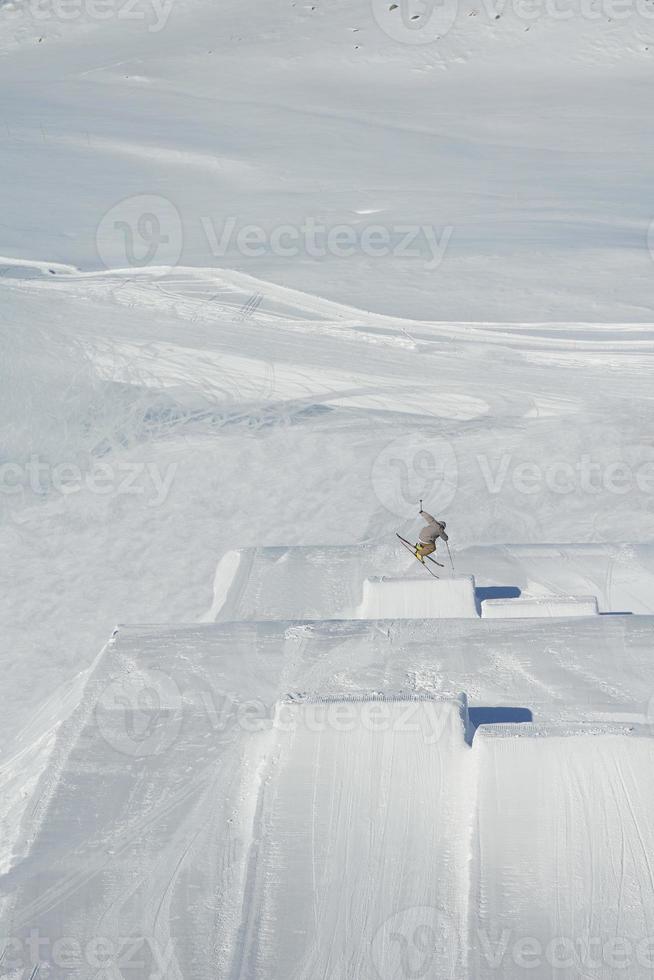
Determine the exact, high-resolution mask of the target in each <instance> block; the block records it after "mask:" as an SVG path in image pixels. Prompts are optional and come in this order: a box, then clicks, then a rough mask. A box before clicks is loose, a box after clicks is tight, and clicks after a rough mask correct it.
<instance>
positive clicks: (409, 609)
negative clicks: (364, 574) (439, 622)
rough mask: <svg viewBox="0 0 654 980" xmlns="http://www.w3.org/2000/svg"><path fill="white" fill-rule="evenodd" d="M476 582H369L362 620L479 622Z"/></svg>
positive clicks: (468, 579)
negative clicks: (473, 620)
mask: <svg viewBox="0 0 654 980" xmlns="http://www.w3.org/2000/svg"><path fill="white" fill-rule="evenodd" d="M478 615H479V612H478V609H477V603H476V600H475V580H474V579H473V578H472V576H466V577H465V578H442V579H436V578H434V577H433V576H430V577H429V578H427V576H426V575H425V574H424V573H423V575H422V576H421V577H420V578H416V577H415V576H411V577H409V576H407V577H405V578H385V577H384V578H367V579H366V580H365V581H364V583H363V601H362V603H361V605H360V606H359V609H358V618H359V619H422V618H425V619H431V618H433V619H456V618H460V617H462V618H470V617H472V618H476V617H477V616H478Z"/></svg>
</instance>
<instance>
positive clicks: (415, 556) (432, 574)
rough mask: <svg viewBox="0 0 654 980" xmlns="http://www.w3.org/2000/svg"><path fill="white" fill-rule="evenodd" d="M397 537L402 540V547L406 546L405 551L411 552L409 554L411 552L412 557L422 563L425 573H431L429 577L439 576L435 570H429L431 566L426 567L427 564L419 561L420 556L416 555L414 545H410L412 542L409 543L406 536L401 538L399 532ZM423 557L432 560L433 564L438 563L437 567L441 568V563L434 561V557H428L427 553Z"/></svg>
mask: <svg viewBox="0 0 654 980" xmlns="http://www.w3.org/2000/svg"><path fill="white" fill-rule="evenodd" d="M396 533H397V532H396ZM397 537H398V538H399V539H400V541H401V542H402V546H403V547H404V548H406V549H407V551H410V552H411V554H412V555H413V557H414V558H415V559H416V561H419V562H420V564H421V565H422V567H423V568H424V570H425V571H426V572H427V573H428V574H429V575H431V577H432V578H440V576H439V575H437V574H436V572H433V571H432V570H431V568H428V567H427V566H426V565H425V563H424V561H421V559H420V558H419V557H418V555H417V554H416V549H415V547H414V546H413V545H412V544H411V543H410V542H409V541H407V540H406V538H403V537H401V536H400V535H399V534H398V535H397ZM425 558H426V559H428V560H429V561H432V562H433V563H434V565H438V567H439V568H443V565H441V563H440V562H438V561H436V559H435V558H430V557H429V555H425Z"/></svg>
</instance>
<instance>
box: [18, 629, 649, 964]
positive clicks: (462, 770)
mask: <svg viewBox="0 0 654 980" xmlns="http://www.w3.org/2000/svg"><path fill="white" fill-rule="evenodd" d="M651 629H652V620H651V618H650V617H614V616H607V617H594V618H587V619H584V620H570V621H569V622H565V621H561V620H555V621H552V620H549V621H543V620H541V621H537V622H526V621H522V622H509V621H503V622H502V621H485V620H479V619H477V620H437V621H434V620H423V621H406V620H404V621H395V622H393V621H383V622H374V621H373V622H365V621H359V622H349V623H309V624H306V623H305V624H303V623H288V622H286V623H259V624H256V623H234V624H224V625H205V626H196V627H186V628H179V627H169V628H165V627H139V628H136V627H135V628H125V629H120V630H119V631H118V633H117V635H116V636H115V637H114V639H113V640H112V641H111V642H110V643H109V644H108V645H107V648H106V650H105V652H104V655H103V656H102V658H101V659H100V660H99V662H98V665H97V667H96V669H95V671H94V673H93V674H92V676H91V678H90V680H89V682H88V684H87V685H86V688H85V690H84V692H83V695H82V698H81V701H80V704H79V707H78V708H77V709H76V711H75V712H74V713H73V715H72V716H71V719H70V720H69V721H68V722H67V723H66V724H65V725H64V726H63V728H62V729H61V732H60V734H59V737H58V740H57V745H56V748H55V752H54V755H53V758H52V762H51V765H50V767H49V768H48V771H47V773H46V774H44V776H43V778H42V779H41V781H40V783H39V787H38V791H37V793H36V797H35V798H36V800H37V806H36V807H35V808H34V809H33V811H32V812H31V813H30V814H29V816H28V818H27V819H26V820H25V821H24V824H23V828H22V829H23V834H24V835H27V836H29V838H30V845H29V849H28V851H27V855H26V857H25V858H24V860H22V861H19V862H17V863H15V865H14V868H13V870H12V871H10V872H9V873H8V874H5V875H4V877H3V879H2V885H3V892H4V894H5V895H8V896H10V897H11V900H12V902H11V905H12V911H11V914H10V916H9V918H8V919H7V924H8V929H9V933H8V934H9V935H11V936H12V937H14V940H15V943H17V944H18V945H17V946H16V945H14V946H13V947H12V950H11V954H12V963H13V964H16V963H17V964H18V966H17V967H16V969H18V967H20V968H22V969H23V970H28V971H31V970H32V969H34V968H35V967H37V966H39V964H40V968H41V969H42V970H43V971H45V970H46V966H47V965H48V964H49V966H50V968H51V972H52V975H54V976H62V977H63V976H64V975H68V972H67V970H68V969H70V968H72V966H74V968H75V970H76V973H75V975H78V976H80V977H89V978H90V977H92V976H95V975H96V974H97V969H98V967H97V958H98V956H102V957H104V960H103V962H104V964H105V966H106V965H107V964H109V963H115V962H116V961H117V960H119V959H120V961H121V962H123V968H124V969H125V970H128V969H133V970H135V971H136V975H138V976H141V975H146V974H149V973H150V972H152V971H156V970H160V971H163V972H164V975H166V976H171V977H202V978H205V977H209V976H216V975H219V976H223V975H233V976H243V977H245V976H248V977H252V976H287V975H288V974H289V972H292V973H293V975H297V976H306V977H310V976H315V975H316V973H324V972H325V971H327V972H329V971H331V970H335V971H336V973H337V974H338V972H339V971H340V973H341V974H342V975H352V976H354V975H357V976H365V977H368V976H370V977H375V976H376V972H375V971H377V972H381V973H382V975H389V976H392V977H397V978H398V980H399V978H400V977H402V976H403V975H404V972H403V971H404V970H405V968H406V962H407V959H406V957H408V958H409V961H410V962H411V963H412V969H417V968H418V966H419V964H421V963H422V964H423V966H424V964H425V958H426V957H427V958H429V957H431V958H432V959H431V962H432V965H433V968H434V970H436V971H437V974H436V975H438V976H446V977H450V978H462V977H467V976H471V975H474V976H487V975H488V976H490V975H491V972H492V970H494V969H500V975H502V976H515V975H517V974H516V973H515V971H514V969H513V967H514V965H515V964H514V960H513V954H514V952H515V950H516V949H518V952H521V950H522V947H519V948H518V947H517V945H516V944H517V943H518V941H520V940H522V939H524V938H525V937H527V938H528V937H531V938H532V939H534V940H536V941H538V942H540V943H541V945H542V947H543V949H545V948H546V947H547V945H548V943H549V942H550V941H551V940H553V939H555V938H556V937H557V936H558V935H559V932H558V931H557V930H561V934H562V935H563V936H571V937H572V938H573V939H574V940H575V941H579V942H581V941H582V939H583V937H584V936H588V935H590V936H592V937H599V939H600V940H601V941H602V943H604V944H605V943H607V942H610V941H613V940H615V939H617V938H620V937H622V938H624V939H631V940H634V941H635V940H636V939H640V938H642V937H643V932H644V930H645V928H646V927H647V926H648V920H647V915H648V909H649V908H650V901H651V899H650V897H649V889H651V881H650V880H649V877H648V871H647V853H648V847H649V844H648V837H647V835H648V833H649V831H648V829H647V827H648V824H647V821H648V813H649V811H650V810H651V806H652V802H653V793H654V787H652V785H651V780H650V779H649V777H648V776H647V775H646V773H647V770H648V768H651V752H652V748H651V744H652V743H651V701H650V700H649V698H650V694H649V692H650V689H651V668H650V661H651V649H650V638H651ZM517 651H520V654H519V656H518V654H517ZM617 677H619V679H620V680H619V683H618V682H617V680H616V678H617ZM456 685H461V689H463V690H465V689H466V688H467V689H468V691H469V692H470V695H471V697H470V701H469V706H466V703H465V701H463V700H462V699H461V697H460V696H459V695H457V693H456V690H455V688H456ZM288 692H291V693H290V694H289V693H288ZM530 712H531V713H532V714H531V715H530V716H533V719H534V722H535V724H533V725H524V724H518V725H516V724H513V722H514V721H523V720H524V718H525V714H530ZM480 722H483V724H484V727H483V728H481V729H478V730H477V732H476V733H474V727H475V726H476V725H478V724H479V723H480ZM489 722H492V724H491V725H490V726H489ZM627 722H628V724H627ZM639 725H640V727H639ZM473 735H474V737H473ZM98 773H101V774H102V778H101V779H98V778H97V774H98ZM426 856H428V860H426ZM636 896H637V897H636ZM634 902H635V903H636V906H635V908H636V911H635V912H634ZM507 929H508V931H509V933H510V935H509V936H508V938H507V936H506V935H505V931H506V930H507ZM571 930H572V931H571ZM589 930H590V932H589ZM35 934H36V935H37V936H39V937H41V938H42V939H43V942H42V945H41V946H40V947H38V950H37V952H38V956H37V957H36V958H35V955H36V954H35V953H34V948H35V947H34V945H33V942H32V945H30V941H29V940H30V936H32V938H33V937H34V935H35ZM647 935H648V934H647ZM63 937H67V941H68V947H67V950H68V952H67V954H66V955H67V958H66V959H65V960H64V959H63V952H62V947H61V945H59V946H55V941H56V939H57V938H63ZM480 937H481V938H480ZM99 940H101V941H102V948H101V951H100V952H98V947H97V942H98V941H99ZM498 940H499V941H500V943H501V945H500V946H499V947H498V946H497V943H498ZM484 943H485V945H484ZM502 944H503V945H502ZM71 948H72V949H73V952H71ZM73 954H74V955H73ZM403 954H404V958H403ZM557 955H558V951H557ZM494 956H497V957H499V963H500V966H499V967H498V966H497V965H495V966H494V965H493V963H494V962H495V961H494V960H493V957H494ZM543 956H545V954H544V953H543ZM473 957H481V959H480V960H479V961H477V960H474V959H472V958H473ZM482 960H483V962H482ZM139 962H140V963H142V964H145V965H144V966H142V967H140V968H139V967H138V963H139ZM71 964H72V966H71ZM471 964H472V965H471ZM512 964H513V966H512ZM586 965H588V964H586ZM605 967H606V969H605ZM609 967H610V963H604V961H602V963H601V970H604V969H605V973H606V970H609ZM107 968H108V966H107ZM548 968H549V967H548ZM502 970H503V971H504V972H501V971H502ZM601 970H600V972H599V973H597V975H598V976H603V975H604V974H603V973H602V972H601ZM512 971H513V972H512ZM537 975H538V976H539V977H545V976H547V977H550V976H552V975H554V974H552V973H551V972H547V970H541V972H540V973H538V974H537ZM569 975H570V977H572V976H573V975H575V974H574V973H569ZM591 975H593V974H592V973H591ZM606 975H610V970H609V973H607V974H606ZM628 975H629V976H638V977H640V976H641V974H640V973H638V972H634V971H632V972H630V973H629V974H628ZM642 975H643V976H644V975H645V974H642Z"/></svg>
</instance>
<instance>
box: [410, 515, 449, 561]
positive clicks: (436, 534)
mask: <svg viewBox="0 0 654 980" xmlns="http://www.w3.org/2000/svg"><path fill="white" fill-rule="evenodd" d="M420 516H421V517H422V519H423V521H424V522H425V527H423V529H422V531H421V532H420V534H419V535H418V541H417V542H416V558H419V559H420V560H421V561H424V559H425V558H426V557H427V555H431V554H433V553H434V551H436V541H437V540H438V538H442V539H443V541H447V540H448V537H447V534H446V533H445V528H446V527H447V525H446V524H445V521H437V520H436V518H435V517H432V516H431V514H428V513H427V512H426V511H424V510H421V511H420Z"/></svg>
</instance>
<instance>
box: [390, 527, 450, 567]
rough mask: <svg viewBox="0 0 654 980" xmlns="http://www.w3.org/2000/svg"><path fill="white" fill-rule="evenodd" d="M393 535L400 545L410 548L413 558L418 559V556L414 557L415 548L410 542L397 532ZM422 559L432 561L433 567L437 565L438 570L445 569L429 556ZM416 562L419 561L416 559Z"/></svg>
mask: <svg viewBox="0 0 654 980" xmlns="http://www.w3.org/2000/svg"><path fill="white" fill-rule="evenodd" d="M395 535H396V537H398V538H399V539H400V541H401V542H402V544H405V545H406V546H407V548H410V549H411V551H412V552H413V554H414V556H415V557H416V558H418V556H417V555H416V546H415V545H413V544H411V542H410V541H407V539H406V538H403V537H402V535H401V534H398V533H397V531H396V532H395ZM424 557H425V559H426V560H427V561H433V563H434V565H438V567H439V568H445V565H443V564H441V562H439V561H436V559H435V558H432V557H431V556H430V555H425V556H424ZM418 561H420V559H418Z"/></svg>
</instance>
